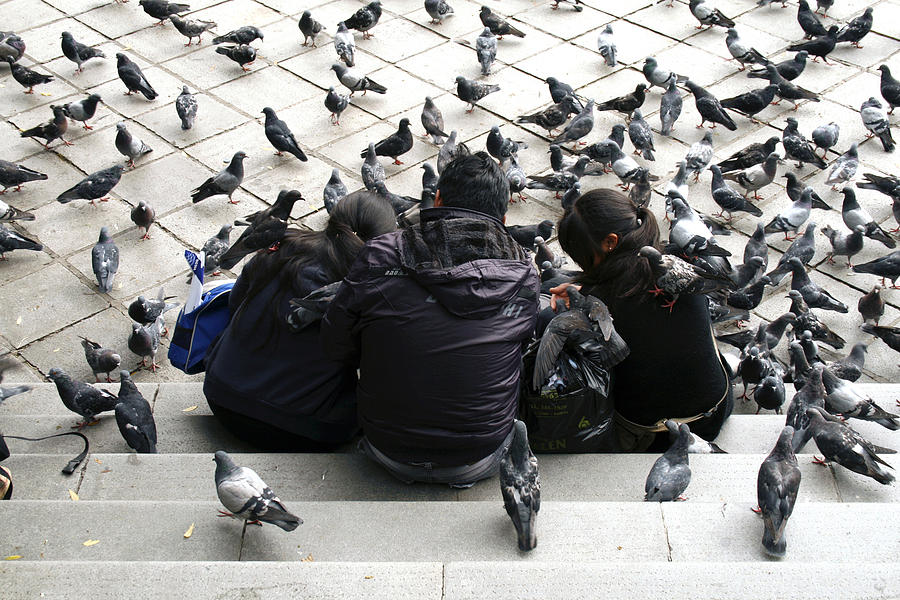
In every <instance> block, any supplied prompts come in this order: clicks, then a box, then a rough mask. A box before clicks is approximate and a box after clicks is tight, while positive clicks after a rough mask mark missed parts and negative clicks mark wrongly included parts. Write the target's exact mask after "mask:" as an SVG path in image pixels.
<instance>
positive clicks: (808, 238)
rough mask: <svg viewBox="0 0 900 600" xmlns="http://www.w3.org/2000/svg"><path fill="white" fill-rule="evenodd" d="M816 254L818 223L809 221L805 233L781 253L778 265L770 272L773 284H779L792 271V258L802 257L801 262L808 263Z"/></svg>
mask: <svg viewBox="0 0 900 600" xmlns="http://www.w3.org/2000/svg"><path fill="white" fill-rule="evenodd" d="M815 254H816V224H815V223H812V222H810V223H807V225H806V231H805V232H804V233H803V235H801V236H799V237H797V238H796V239H795V240H794V241H793V242H791V245H790V246H788V249H787V250H785V252H784V254H782V255H781V258H780V259H779V260H778V266H776V267H775V268H774V269H773V270H772V271H771V272H770V273H768V275H769V279H771V280H772V285H778V284H779V283H781V280H782V279H784V278H785V276H787V274H788V273H790V272H791V265H790V262H789V261H790V260H791V259H792V258H798V259H800V263H801V264H803V265H808V264H809V261H811V260H812V258H813V256H815Z"/></svg>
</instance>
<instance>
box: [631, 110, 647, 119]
mask: <svg viewBox="0 0 900 600" xmlns="http://www.w3.org/2000/svg"><path fill="white" fill-rule="evenodd" d="M643 118H644V115H642V114H641V109H639V108H636V109H634V111H633V112H632V113H631V120H632V121H636V120H638V119H643Z"/></svg>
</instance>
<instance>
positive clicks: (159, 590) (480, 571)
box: [0, 560, 900, 600]
mask: <svg viewBox="0 0 900 600" xmlns="http://www.w3.org/2000/svg"><path fill="white" fill-rule="evenodd" d="M848 572H852V573H853V585H852V587H849V588H848V585H847V579H848V577H847V573H848ZM724 573H727V576H723V575H724ZM0 578H2V579H3V581H4V585H5V589H6V591H7V593H9V594H10V597H16V598H37V597H46V598H73V597H90V598H92V599H93V600H119V599H120V598H123V597H133V595H134V590H135V588H137V587H138V586H139V589H140V590H141V595H142V596H144V597H157V598H184V597H190V598H192V599H193V600H207V599H208V600H213V599H216V600H219V599H222V598H227V599H232V598H235V599H236V598H263V597H264V598H266V599H267V600H294V599H295V598H304V600H347V599H348V598H370V599H373V600H379V599H382V598H383V599H386V600H395V599H397V598H416V599H417V600H483V599H485V598H489V599H491V600H521V599H522V598H616V599H617V600H646V598H648V597H652V592H651V590H655V589H660V588H664V589H665V597H666V598H667V599H668V600H696V599H697V598H729V599H731V600H801V599H808V598H817V599H821V600H826V599H832V598H833V599H840V600H872V599H876V598H896V597H898V596H900V566H898V564H897V563H896V562H880V563H879V562H870V561H867V562H863V563H849V562H845V563H838V562H834V563H829V562H810V563H804V564H796V563H790V564H781V563H777V562H770V563H757V562H737V563H721V562H718V563H697V562H694V563H691V562H687V563H681V562H670V563H668V562H660V563H654V564H653V565H652V579H651V578H650V577H648V565H647V564H646V563H641V562H626V563H621V562H617V563H615V564H608V563H578V564H575V563H572V562H557V563H545V562H541V563H536V562H534V561H528V560H520V561H516V562H451V563H448V564H442V563H434V562H418V563H407V562H370V563H338V562H318V561H315V560H314V561H312V562H240V563H235V562H232V563H216V562H190V563H184V562H173V561H168V562H143V563H134V562H104V563H84V562H66V561H44V562H40V563H37V562H23V561H16V562H5V563H0Z"/></svg>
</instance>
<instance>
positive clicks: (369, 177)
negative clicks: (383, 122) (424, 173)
mask: <svg viewBox="0 0 900 600" xmlns="http://www.w3.org/2000/svg"><path fill="white" fill-rule="evenodd" d="M455 135H456V132H455V131H454V132H453V133H451V134H450V139H451V140H454V139H455ZM445 147H446V144H445V145H444V146H443V147H441V152H443V150H444V148H445ZM440 170H441V161H440V155H438V171H439V172H440ZM361 173H362V180H363V185H364V186H366V189H367V190H369V191H370V192H371V191H374V190H375V184H376V183H377V182H379V181H384V167H383V166H382V165H381V163H380V162H379V161H378V154H377V153H376V152H375V144H372V143H370V144H369V149H368V151H367V152H366V160H365V162H363V164H362V169H361Z"/></svg>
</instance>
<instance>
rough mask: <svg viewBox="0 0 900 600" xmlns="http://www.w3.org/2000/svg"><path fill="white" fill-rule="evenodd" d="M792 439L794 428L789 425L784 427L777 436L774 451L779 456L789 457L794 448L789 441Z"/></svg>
mask: <svg viewBox="0 0 900 600" xmlns="http://www.w3.org/2000/svg"><path fill="white" fill-rule="evenodd" d="M809 410H815V409H808V410H807V412H808V411H809ZM793 438H794V428H793V427H791V426H790V425H785V426H784V427H783V428H782V430H781V433H780V434H778V441H777V442H776V443H775V449H776V450H777V451H778V453H779V454H783V455H786V456H790V455H791V454H793V453H794V448H793V446H792V445H791V440H792V439H793Z"/></svg>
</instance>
